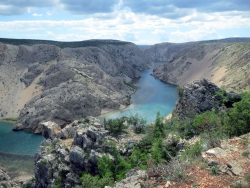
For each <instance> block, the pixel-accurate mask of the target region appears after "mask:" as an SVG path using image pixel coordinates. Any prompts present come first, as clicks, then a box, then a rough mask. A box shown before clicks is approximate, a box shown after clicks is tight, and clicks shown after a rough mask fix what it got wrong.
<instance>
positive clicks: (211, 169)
mask: <svg viewBox="0 0 250 188" xmlns="http://www.w3.org/2000/svg"><path fill="white" fill-rule="evenodd" d="M209 173H210V174H212V175H215V176H216V175H219V174H220V172H219V169H218V168H217V167H216V166H213V167H211V168H210V169H209Z"/></svg>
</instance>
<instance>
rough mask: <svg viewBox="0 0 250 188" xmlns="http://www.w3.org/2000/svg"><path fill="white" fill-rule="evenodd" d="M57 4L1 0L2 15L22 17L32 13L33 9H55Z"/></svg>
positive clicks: (45, 1) (27, 0) (28, 0)
mask: <svg viewBox="0 0 250 188" xmlns="http://www.w3.org/2000/svg"><path fill="white" fill-rule="evenodd" d="M57 3H58V1H57V0H42V1H41V0H7V1H6V0H0V15H3V16H11V15H21V14H24V13H25V12H29V13H30V10H31V8H32V7H33V8H34V7H35V8H41V7H54V6H55V5H57Z"/></svg>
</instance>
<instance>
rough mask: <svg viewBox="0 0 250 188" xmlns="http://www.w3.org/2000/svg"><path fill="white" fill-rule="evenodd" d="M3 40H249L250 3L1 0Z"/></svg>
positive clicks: (237, 0)
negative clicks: (231, 38) (247, 38)
mask: <svg viewBox="0 0 250 188" xmlns="http://www.w3.org/2000/svg"><path fill="white" fill-rule="evenodd" d="M0 37H3V38H27V39H46V40H58V41H81V40H88V39H117V40H125V41H131V42H133V43H136V44H155V43H160V42H177V43H178V42H188V41H198V40H209V39H220V38H227V37H250V1H249V0H209V1H208V0H205V1H201V0H42V1H41V0H0Z"/></svg>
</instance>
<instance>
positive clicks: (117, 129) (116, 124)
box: [104, 117, 128, 137]
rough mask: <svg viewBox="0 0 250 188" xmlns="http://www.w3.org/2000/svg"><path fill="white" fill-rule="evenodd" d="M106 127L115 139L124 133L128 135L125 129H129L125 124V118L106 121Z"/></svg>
mask: <svg viewBox="0 0 250 188" xmlns="http://www.w3.org/2000/svg"><path fill="white" fill-rule="evenodd" d="M104 126H105V128H106V129H107V130H108V131H109V132H110V134H111V135H113V136H115V137H118V136H119V135H120V134H122V133H126V131H125V129H127V128H128V126H127V125H126V124H125V117H121V118H118V119H109V120H106V119H104Z"/></svg>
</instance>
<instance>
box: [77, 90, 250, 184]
mask: <svg viewBox="0 0 250 188" xmlns="http://www.w3.org/2000/svg"><path fill="white" fill-rule="evenodd" d="M217 95H220V96H226V97H224V98H223V97H222V102H221V104H220V105H219V106H218V107H216V108H215V109H214V110H212V111H206V112H204V113H202V114H198V115H196V116H195V118H193V119H188V120H186V122H184V123H180V122H179V121H177V120H175V119H172V120H170V121H167V122H165V123H164V121H163V119H162V118H160V114H159V113H158V114H157V117H156V120H155V123H154V125H148V126H147V127H144V128H145V129H144V130H145V134H144V136H143V138H142V139H141V140H140V141H139V142H138V143H137V144H136V145H135V146H134V148H133V150H132V152H131V154H130V155H126V156H123V155H121V154H120V153H119V152H118V149H117V148H116V147H115V145H113V146H112V150H113V151H112V155H113V156H114V158H110V157H109V156H104V157H103V158H101V159H100V160H99V165H98V168H99V172H100V173H99V174H98V175H95V176H91V175H90V174H86V173H84V174H83V175H82V178H81V181H82V185H83V186H84V187H104V186H105V185H113V184H114V182H115V181H119V180H121V179H123V178H124V177H125V174H126V173H127V172H128V171H129V170H130V169H133V168H140V169H145V170H147V175H148V176H147V177H144V178H145V179H144V180H145V182H146V180H147V179H148V178H150V177H160V178H161V179H162V181H167V180H171V181H173V180H175V181H176V180H177V181H183V180H185V179H186V178H187V175H186V174H185V169H187V167H188V166H190V165H191V163H192V162H193V161H194V159H195V158H197V157H199V156H200V154H201V151H202V150H204V149H209V148H213V147H217V146H219V145H220V140H221V139H223V138H230V137H233V136H239V135H242V134H245V133H248V132H250V126H249V125H250V93H243V94H241V96H240V98H238V99H237V100H234V99H231V98H228V96H229V95H226V94H225V91H222V92H220V93H218V94H217ZM229 101H230V105H229V108H226V106H227V105H228V104H229ZM236 101H238V102H236ZM133 118H134V117H132V118H125V117H123V118H120V119H117V120H112V121H105V125H106V126H107V127H108V128H109V129H110V127H113V128H112V129H110V130H111V132H112V130H115V132H113V133H115V134H116V135H117V136H118V137H117V138H119V135H121V134H124V130H125V129H126V126H121V125H119V123H121V124H123V125H125V124H126V120H128V121H129V120H130V119H133ZM134 119H136V121H134V122H135V123H134V125H138V124H139V121H141V120H140V118H138V117H137V118H134ZM118 122H119V123H118ZM117 130H120V131H117ZM194 136H200V137H201V140H200V141H197V142H195V143H194V144H193V145H192V146H191V145H189V144H187V143H185V145H184V146H183V147H184V150H185V151H184V152H181V153H180V150H179V149H178V146H177V145H178V143H179V141H180V139H184V138H185V139H190V138H193V137H194ZM210 173H212V174H214V175H216V174H218V173H217V169H216V167H214V168H211V169H210ZM144 186H148V185H146V183H145V185H144Z"/></svg>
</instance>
